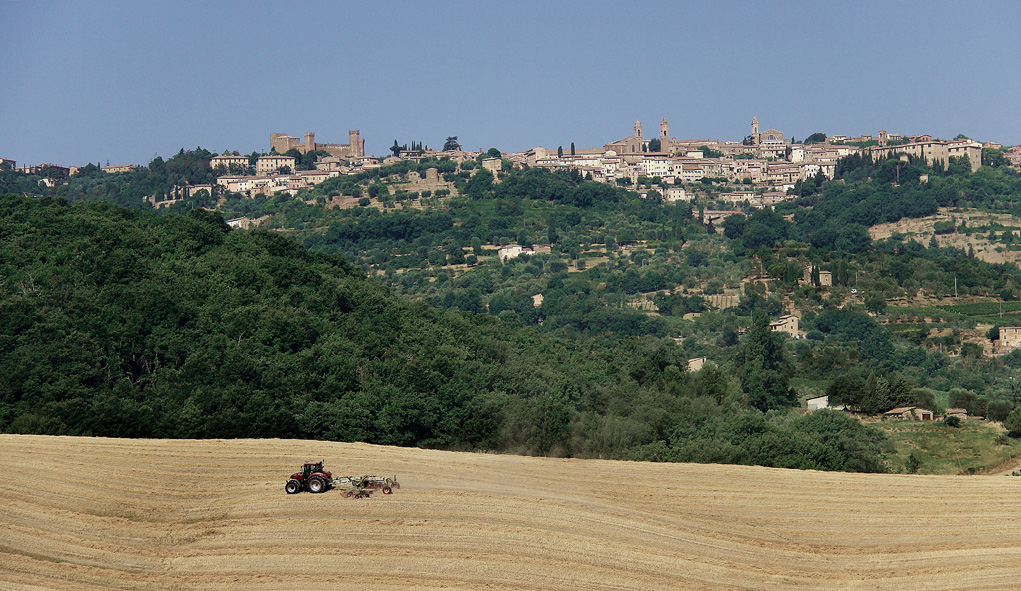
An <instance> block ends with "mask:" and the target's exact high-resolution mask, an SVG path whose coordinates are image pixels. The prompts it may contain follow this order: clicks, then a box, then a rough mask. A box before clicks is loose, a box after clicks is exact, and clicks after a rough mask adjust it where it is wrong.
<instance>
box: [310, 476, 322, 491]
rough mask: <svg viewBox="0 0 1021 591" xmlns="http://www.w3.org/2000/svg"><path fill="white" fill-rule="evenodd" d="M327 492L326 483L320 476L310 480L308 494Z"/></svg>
mask: <svg viewBox="0 0 1021 591" xmlns="http://www.w3.org/2000/svg"><path fill="white" fill-rule="evenodd" d="M324 490H326V481H325V480H323V479H322V478H320V477H318V476H313V477H312V478H309V479H308V492H310V493H321V492H323V491H324Z"/></svg>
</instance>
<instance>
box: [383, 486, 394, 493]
mask: <svg viewBox="0 0 1021 591" xmlns="http://www.w3.org/2000/svg"><path fill="white" fill-rule="evenodd" d="M392 492H393V489H392V488H390V487H389V486H386V485H385V484H384V485H383V494H384V495H388V494H390V493H392Z"/></svg>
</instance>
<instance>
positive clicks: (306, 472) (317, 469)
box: [300, 460, 332, 480]
mask: <svg viewBox="0 0 1021 591" xmlns="http://www.w3.org/2000/svg"><path fill="white" fill-rule="evenodd" d="M300 474H301V478H300V480H305V479H307V478H308V477H309V476H311V475H312V474H322V475H323V476H325V477H326V478H330V477H331V476H332V474H331V473H329V472H327V471H326V470H325V469H323V461H322V460H320V461H318V462H305V463H304V464H303V465H302V466H301V472H300Z"/></svg>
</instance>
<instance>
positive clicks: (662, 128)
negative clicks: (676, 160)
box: [659, 117, 670, 152]
mask: <svg viewBox="0 0 1021 591" xmlns="http://www.w3.org/2000/svg"><path fill="white" fill-rule="evenodd" d="M668 143H670V131H669V128H668V126H667V122H666V117H663V120H662V121H660V122H659V151H660V152H666V151H668V150H667V144H668Z"/></svg>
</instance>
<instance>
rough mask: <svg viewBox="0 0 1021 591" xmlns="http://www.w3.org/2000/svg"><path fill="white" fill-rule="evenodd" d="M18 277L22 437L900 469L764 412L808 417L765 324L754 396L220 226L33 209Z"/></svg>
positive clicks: (20, 209)
mask: <svg viewBox="0 0 1021 591" xmlns="http://www.w3.org/2000/svg"><path fill="white" fill-rule="evenodd" d="M0 276H2V277H3V282H2V291H0V429H2V430H4V431H7V432H16V433H68V434H92V435H104V436H123V437H308V438H321V439H333V440H342V441H367V442H372V443H382V444H396V445H414V446H424V447H439V448H448V449H486V450H499V451H509V452H518V453H536V454H554V455H574V456H583V457H615V458H642V459H655V460H686V461H719V462H734V463H756V464H763V465H775V466H788V467H805V468H819V469H839V470H868V471H876V470H882V469H884V467H883V463H882V459H881V449H882V437H881V436H880V435H878V433H877V432H874V431H871V430H869V429H867V428H864V427H862V426H861V425H859V424H858V423H857V422H856V421H853V420H850V419H847V418H845V417H843V416H842V415H840V414H838V413H816V414H815V415H813V416H809V417H800V416H797V415H788V414H787V413H784V412H778V413H777V412H774V413H770V414H762V412H760V410H756V408H760V409H767V408H782V405H783V404H789V403H791V402H790V400H787V401H786V402H785V397H787V396H788V394H787V392H788V391H787V390H786V389H785V388H786V386H785V385H784V384H785V383H786V379H787V373H788V369H789V366H788V363H789V361H787V360H786V354H785V353H784V351H783V347H782V345H781V343H780V342H779V341H777V340H776V339H774V338H773V336H772V335H771V334H770V333H769V331H768V327H766V325H765V321H766V317H765V316H764V315H761V316H760V318H759V319H758V320H757V321H756V322H757V324H756V326H757V327H759V328H756V329H755V331H758V332H757V333H756V334H757V335H758V336H750V338H749V341H748V344H747V346H746V347H745V352H744V354H743V355H744V356H743V358H742V359H743V360H742V361H741V362H740V363H739V364H738V368H739V370H740V371H738V372H737V373H736V374H734V375H737V376H740V377H741V379H740V380H739V379H735V378H734V377H733V376H732V375H728V374H727V373H724V372H722V371H719V370H716V369H714V368H713V367H709V368H707V369H704V370H703V371H701V372H698V373H697V374H689V373H687V372H686V371H685V369H686V359H685V358H684V356H683V351H682V350H681V349H680V348H679V347H678V346H677V345H676V344H675V343H674V342H673V341H672V340H670V339H658V338H655V337H651V336H646V337H622V338H619V339H609V340H605V339H603V340H596V339H585V338H577V339H567V338H564V337H561V336H557V335H554V334H544V333H542V332H538V331H536V330H535V329H534V328H532V327H529V326H521V325H519V324H507V323H505V322H504V321H503V320H501V319H499V318H495V317H492V316H489V315H483V314H476V315H472V314H468V313H465V312H460V311H456V310H443V309H439V308H434V307H431V306H428V305H426V304H423V303H419V302H413V301H407V300H404V299H401V298H398V297H396V296H394V295H392V294H391V293H390V292H389V291H388V290H387V289H386V288H385V287H384V286H383V285H381V284H380V283H378V282H376V281H374V280H371V279H367V278H365V277H363V276H362V272H361V271H360V270H356V269H354V268H352V267H351V266H350V265H349V264H347V263H346V262H345V261H344V260H343V259H342V258H340V257H339V256H337V255H326V254H315V253H313V252H310V251H307V250H305V249H304V248H302V247H301V246H299V245H297V244H296V243H294V242H292V241H290V240H288V239H285V238H283V237H281V236H279V235H276V234H273V233H267V232H252V233H243V232H236V231H231V230H230V229H229V228H228V227H227V226H226V225H225V224H224V223H223V221H222V219H221V218H220V217H219V216H218V215H216V214H212V213H208V212H205V211H203V210H195V211H192V212H190V213H189V214H188V215H186V216H182V215H176V214H171V215H157V214H155V213H147V212H139V211H133V210H126V209H122V208H119V207H116V206H112V205H109V204H106V203H101V202H92V203H78V204H74V205H71V204H68V203H67V202H64V201H63V200H59V199H52V198H42V199H37V198H26V197H20V196H14V195H7V196H3V197H2V198H0ZM755 331H753V333H754V332H755ZM763 331H764V332H763ZM742 384H746V386H742ZM773 396H776V397H777V398H772V397H773ZM795 403H796V401H795Z"/></svg>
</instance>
